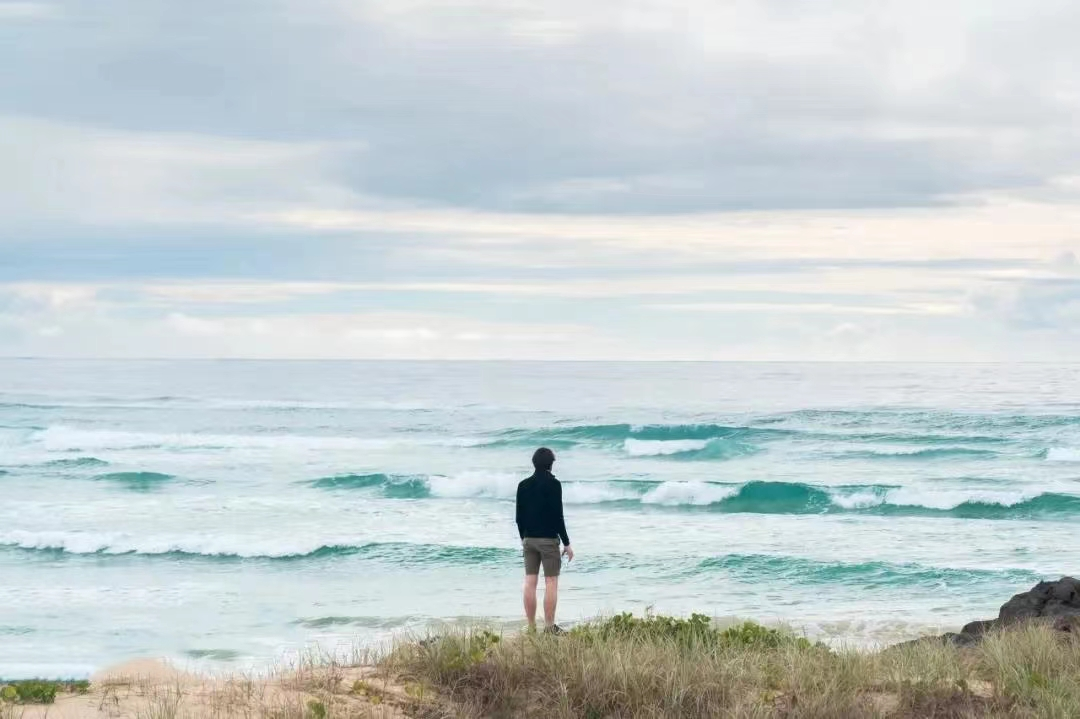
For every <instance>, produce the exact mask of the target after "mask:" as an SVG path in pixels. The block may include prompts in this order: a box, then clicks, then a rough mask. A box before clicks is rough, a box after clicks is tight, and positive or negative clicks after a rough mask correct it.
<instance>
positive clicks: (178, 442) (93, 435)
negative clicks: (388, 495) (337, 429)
mask: <svg viewBox="0 0 1080 719" xmlns="http://www.w3.org/2000/svg"><path fill="white" fill-rule="evenodd" d="M29 438H30V439H31V440H32V441H34V442H35V443H36V444H38V445H39V446H41V447H42V448H43V449H45V450H47V451H50V452H67V451H86V452H90V451H95V450H129V449H225V450H236V449H256V450H287V451H333V450H378V449H391V448H394V447H405V446H410V445H420V446H434V447H474V446H480V445H483V444H485V443H486V442H487V440H484V439H481V438H475V437H422V436H409V437H390V438H362V437H335V436H318V435H273V434H198V433H176V434H162V433H155V432H117V431H110V430H86V429H79V428H77V427H67V426H63V425H58V426H53V427H49V428H47V429H44V430H41V431H38V432H36V433H34V434H33V435H30V437H29Z"/></svg>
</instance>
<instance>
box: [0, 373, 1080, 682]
mask: <svg viewBox="0 0 1080 719" xmlns="http://www.w3.org/2000/svg"><path fill="white" fill-rule="evenodd" d="M540 445H546V446H549V447H551V448H552V449H554V450H555V451H556V453H557V455H558V461H557V463H556V465H555V472H556V474H557V476H559V478H560V479H561V480H562V481H563V483H564V497H565V501H566V515H567V524H568V529H569V532H570V536H571V538H572V540H573V545H574V547H575V550H576V551H577V555H578V556H577V559H575V561H574V562H573V564H571V565H570V566H569V567H567V568H566V570H565V571H564V575H563V580H562V592H561V601H560V607H559V613H560V617H561V619H562V620H564V621H565V622H566V623H572V622H574V621H576V620H581V619H584V618H588V617H593V616H596V615H602V614H609V613H612V612H618V611H636V612H642V611H646V610H648V609H650V608H651V609H652V610H654V611H656V612H664V613H677V614H688V613H690V612H701V613H706V614H710V615H714V616H716V617H720V618H725V619H730V618H738V617H747V618H755V619H758V620H762V621H766V622H782V623H786V624H788V625H790V626H791V627H793V628H795V629H797V630H799V631H803V632H806V633H808V634H810V635H812V636H815V637H818V638H821V639H824V640H826V641H830V642H834V643H841V644H851V645H859V646H867V645H874V644H883V643H887V642H891V641H897V640H900V639H905V638H910V637H913V636H916V635H918V634H920V633H922V632H929V631H940V630H942V629H946V628H955V627H957V626H959V625H960V624H962V623H964V622H966V621H969V620H971V619H976V618H984V617H990V616H993V615H995V614H996V611H997V608H998V606H999V605H1000V604H1002V603H1003V602H1004V601H1005V600H1006V599H1008V598H1009V596H1011V595H1012V594H1014V593H1015V592H1017V591H1020V590H1023V589H1026V588H1027V587H1028V586H1029V585H1031V584H1033V583H1034V582H1036V581H1038V580H1039V579H1041V578H1048V577H1057V576H1060V575H1062V574H1067V573H1070V572H1071V573H1077V572H1080V541H1077V540H1078V539H1080V534H1078V524H1077V522H1078V520H1080V365H1040V364H1030V365H962V364H950V365H901V364H796V363H792V364H771V363H768V364H766V363H763V364H727V363H515V362H459V363H454V362H449V363H443V362H294V361H266V362H261V361H105V360H97V361H61V360H38V359H25V360H21V359H12V360H0V676H3V677H6V678H18V677H29V676H39V675H43V676H58V675H63V676H80V675H85V674H88V673H90V672H92V671H94V670H95V669H98V668H102V667H104V666H107V665H110V664H114V663H116V662H119V661H122V660H127V659H132V658H138V657H157V656H162V657H170V658H173V659H176V660H178V661H180V662H181V663H184V664H185V665H195V666H197V667H199V668H211V669H213V668H226V669H227V668H238V669H239V668H243V669H252V668H258V667H264V666H267V665H268V664H269V663H271V662H274V661H277V660H280V659H281V658H282V657H285V656H289V655H290V654H291V653H294V652H297V651H301V650H303V649H304V648H305V647H311V646H315V645H317V646H319V647H321V648H322V649H323V650H325V651H331V652H332V651H344V648H347V647H354V646H365V645H367V646H370V645H375V644H378V643H380V642H383V641H385V640H386V639H387V638H388V637H391V636H394V635H395V634H399V633H403V632H413V633H415V632H423V631H425V630H426V629H427V628H429V627H431V626H433V625H437V624H440V623H446V622H450V623H454V622H472V621H475V620H477V619H485V620H488V621H491V622H494V623H496V624H497V625H499V626H503V627H506V628H508V629H510V628H516V627H519V626H521V624H522V620H521V618H520V615H521V610H520V601H521V600H520V580H521V574H522V569H521V560H520V549H519V544H518V538H517V534H516V529H515V527H514V511H513V495H514V490H515V487H516V483H517V482H518V481H519V480H520V479H521V478H523V477H525V476H527V475H528V474H529V473H530V470H531V467H530V464H529V460H530V456H531V454H532V451H533V450H534V449H535V448H536V447H538V446H540Z"/></svg>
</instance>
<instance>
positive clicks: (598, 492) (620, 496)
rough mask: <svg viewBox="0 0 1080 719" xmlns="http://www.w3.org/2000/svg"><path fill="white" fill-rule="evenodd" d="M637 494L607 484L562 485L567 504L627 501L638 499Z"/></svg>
mask: <svg viewBox="0 0 1080 719" xmlns="http://www.w3.org/2000/svg"><path fill="white" fill-rule="evenodd" d="M640 496H641V495H640V493H639V492H635V491H634V490H632V489H630V488H629V487H625V486H619V484H618V483H609V482H575V483H574V484H563V501H565V502H566V503H567V504H600V503H601V502H617V501H620V500H627V499H638V497H640Z"/></svg>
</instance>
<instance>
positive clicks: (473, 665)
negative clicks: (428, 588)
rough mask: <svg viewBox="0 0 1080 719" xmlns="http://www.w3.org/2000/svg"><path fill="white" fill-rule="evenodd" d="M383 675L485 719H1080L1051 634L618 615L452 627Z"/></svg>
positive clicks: (1064, 645) (405, 649)
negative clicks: (960, 633) (562, 628)
mask: <svg viewBox="0 0 1080 719" xmlns="http://www.w3.org/2000/svg"><path fill="white" fill-rule="evenodd" d="M384 667H385V668H386V669H387V670H388V671H391V672H393V673H395V674H397V675H398V676H399V677H401V678H402V679H403V681H406V682H409V683H410V684H411V685H417V686H421V687H429V688H430V689H429V694H431V695H434V694H438V695H439V696H441V697H442V698H444V699H445V700H446V702H447V704H448V706H450V707H452V711H451V712H449V713H448V714H447V716H455V717H476V718H477V719H479V718H480V717H492V718H496V719H497V718H500V717H507V718H509V717H532V716H535V717H545V718H550V719H580V718H581V717H586V718H587V719H616V718H617V719H638V718H640V719H660V718H662V717H685V718H686V719H705V718H706V717H717V716H724V717H746V718H750V717H783V718H785V719H802V718H805V719H810V718H819V717H820V718H822V719H824V718H828V719H845V718H850V719H856V718H858V719H862V718H864V717H883V718H893V719H915V718H917V717H920V718H921V717H939V718H941V719H947V718H952V719H969V718H970V719H974V718H975V717H990V718H1001V719H1004V718H1006V717H1009V718H1013V717H1015V718H1017V719H1020V718H1023V719H1037V718H1042V717H1046V718H1047V719H1051V718H1052V719H1059V718H1060V719H1066V718H1075V717H1080V640H1077V639H1073V638H1070V637H1069V636H1068V635H1063V634H1062V633H1058V632H1053V631H1052V630H1051V629H1050V628H1048V627H1046V626H1027V627H1019V628H1015V629H1011V630H1008V631H1006V632H1004V633H999V634H994V635H991V636H989V637H987V639H986V640H985V641H984V642H983V643H982V644H980V645H977V646H975V647H971V648H960V647H955V646H951V645H947V644H945V643H942V642H939V641H927V642H922V643H915V644H909V645H905V646H901V647H896V648H892V649H887V650H884V651H880V652H865V651H854V650H845V649H831V648H829V647H826V646H824V645H821V644H816V643H813V642H810V641H808V640H806V639H805V638H802V637H799V636H796V635H794V634H792V633H790V632H786V631H783V630H779V629H773V628H769V627H764V626H761V625H758V624H754V623H746V624H742V625H738V626H734V627H729V628H724V629H721V628H718V627H715V626H714V625H713V623H712V622H711V621H710V620H709V618H708V617H705V616H703V615H693V616H691V617H689V618H676V617H665V616H654V615H652V614H646V615H645V616H644V617H635V616H633V615H630V614H620V615H617V616H614V617H611V618H609V619H605V620H601V621H596V622H590V623H587V624H584V625H581V626H578V627H575V628H574V629H573V630H572V631H570V632H569V633H568V634H566V635H565V636H561V637H553V636H545V635H529V634H523V635H515V636H513V637H508V638H506V639H505V640H500V638H499V637H498V636H496V635H493V634H492V633H491V632H490V631H486V630H477V631H458V632H451V633H448V634H443V635H440V636H435V637H431V638H428V639H426V640H423V641H420V642H414V643H409V644H405V645H402V646H400V647H399V648H398V649H397V650H395V651H394V652H393V653H392V654H391V655H390V656H389V657H388V658H387V659H386V660H385V662H384Z"/></svg>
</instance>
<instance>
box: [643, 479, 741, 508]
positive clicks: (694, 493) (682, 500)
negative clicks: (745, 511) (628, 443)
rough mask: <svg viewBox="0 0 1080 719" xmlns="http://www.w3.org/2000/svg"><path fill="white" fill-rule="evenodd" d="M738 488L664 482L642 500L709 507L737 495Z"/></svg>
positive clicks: (704, 483)
mask: <svg viewBox="0 0 1080 719" xmlns="http://www.w3.org/2000/svg"><path fill="white" fill-rule="evenodd" d="M738 491H739V488H738V487H730V486H721V485H716V484H709V483H707V482H664V483H663V484H661V485H659V486H658V487H656V488H655V489H652V490H650V491H649V492H648V493H646V494H645V496H644V497H642V498H641V502H642V504H665V505H679V504H690V505H708V504H715V503H716V502H720V501H722V500H724V499H727V498H728V497H731V496H733V495H735V494H736V493H737V492H738Z"/></svg>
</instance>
